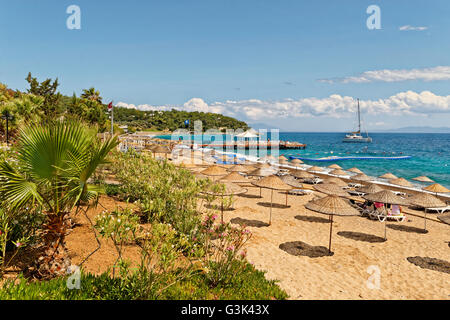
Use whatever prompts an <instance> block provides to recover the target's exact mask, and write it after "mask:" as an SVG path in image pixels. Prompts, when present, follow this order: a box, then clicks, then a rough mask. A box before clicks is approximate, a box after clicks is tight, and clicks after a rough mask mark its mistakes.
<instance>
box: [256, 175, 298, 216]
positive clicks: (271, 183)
mask: <svg viewBox="0 0 450 320" xmlns="http://www.w3.org/2000/svg"><path fill="white" fill-rule="evenodd" d="M252 184H253V185H255V186H257V187H260V188H266V189H270V190H271V193H270V218H269V225H270V224H271V223H272V204H273V190H282V191H289V190H291V189H292V187H291V186H289V185H287V184H286V183H284V182H283V181H282V180H281V179H280V178H279V177H277V176H275V175H271V176H268V177H265V178H262V179H261V180H258V181H256V182H252ZM286 197H287V193H286Z"/></svg>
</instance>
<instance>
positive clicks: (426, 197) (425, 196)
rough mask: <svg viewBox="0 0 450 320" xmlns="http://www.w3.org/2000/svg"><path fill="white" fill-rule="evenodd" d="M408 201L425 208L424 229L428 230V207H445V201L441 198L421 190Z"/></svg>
mask: <svg viewBox="0 0 450 320" xmlns="http://www.w3.org/2000/svg"><path fill="white" fill-rule="evenodd" d="M408 201H409V202H410V203H411V204H412V205H415V206H418V207H422V208H423V209H424V212H425V215H424V227H423V230H425V231H427V208H441V207H445V203H444V202H443V201H441V200H440V199H438V198H436V197H435V196H433V195H431V194H429V193H423V192H420V193H418V194H416V195H414V196H412V197H411V198H409V199H408Z"/></svg>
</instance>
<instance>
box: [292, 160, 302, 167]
mask: <svg viewBox="0 0 450 320" xmlns="http://www.w3.org/2000/svg"><path fill="white" fill-rule="evenodd" d="M291 163H292V164H293V165H294V166H295V167H298V165H299V164H302V163H303V161H302V160H300V159H293V160H292V161H291Z"/></svg>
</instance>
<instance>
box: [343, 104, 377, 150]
mask: <svg viewBox="0 0 450 320" xmlns="http://www.w3.org/2000/svg"><path fill="white" fill-rule="evenodd" d="M366 135H367V137H363V136H362V135H361V111H360V108H359V99H358V131H355V132H350V133H348V134H346V135H345V138H344V139H343V140H342V142H349V143H370V142H372V138H371V137H369V134H368V133H367V132H366Z"/></svg>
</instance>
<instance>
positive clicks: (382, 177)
mask: <svg viewBox="0 0 450 320" xmlns="http://www.w3.org/2000/svg"><path fill="white" fill-rule="evenodd" d="M378 178H381V179H386V180H392V179H397V178H398V177H397V176H396V175H393V174H392V173H390V172H388V173H385V174H383V175H381V176H379V177H378Z"/></svg>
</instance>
